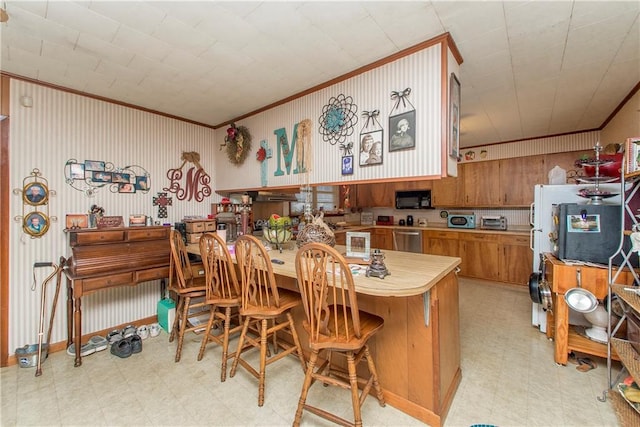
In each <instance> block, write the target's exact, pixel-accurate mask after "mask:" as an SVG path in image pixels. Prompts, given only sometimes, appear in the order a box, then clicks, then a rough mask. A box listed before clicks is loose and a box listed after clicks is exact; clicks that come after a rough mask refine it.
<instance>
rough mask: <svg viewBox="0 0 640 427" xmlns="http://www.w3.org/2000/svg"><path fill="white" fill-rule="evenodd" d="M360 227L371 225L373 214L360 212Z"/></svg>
mask: <svg viewBox="0 0 640 427" xmlns="http://www.w3.org/2000/svg"><path fill="white" fill-rule="evenodd" d="M360 225H373V212H362V213H361V214H360Z"/></svg>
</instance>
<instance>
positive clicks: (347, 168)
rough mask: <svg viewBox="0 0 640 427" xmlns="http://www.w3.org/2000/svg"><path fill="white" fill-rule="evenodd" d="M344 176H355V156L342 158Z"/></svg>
mask: <svg viewBox="0 0 640 427" xmlns="http://www.w3.org/2000/svg"><path fill="white" fill-rule="evenodd" d="M342 175H353V156H342Z"/></svg>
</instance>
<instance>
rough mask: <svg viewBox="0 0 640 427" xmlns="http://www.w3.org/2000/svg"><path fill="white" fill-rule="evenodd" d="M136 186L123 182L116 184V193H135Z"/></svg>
mask: <svg viewBox="0 0 640 427" xmlns="http://www.w3.org/2000/svg"><path fill="white" fill-rule="evenodd" d="M135 192H136V185H135V184H132V183H130V182H123V183H120V184H118V193H135Z"/></svg>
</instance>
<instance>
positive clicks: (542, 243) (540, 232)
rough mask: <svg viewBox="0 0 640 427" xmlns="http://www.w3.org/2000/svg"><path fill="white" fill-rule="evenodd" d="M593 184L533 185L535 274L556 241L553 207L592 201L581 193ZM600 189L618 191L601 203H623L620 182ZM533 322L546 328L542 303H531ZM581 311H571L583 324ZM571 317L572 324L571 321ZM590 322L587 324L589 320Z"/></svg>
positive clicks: (604, 185) (532, 243)
mask: <svg viewBox="0 0 640 427" xmlns="http://www.w3.org/2000/svg"><path fill="white" fill-rule="evenodd" d="M593 188H594V184H578V185H576V184H565V185H546V184H538V185H536V186H535V187H534V197H533V203H532V204H531V208H530V211H529V222H530V224H531V226H532V227H533V228H532V229H531V236H530V239H529V244H530V246H531V250H533V263H532V268H533V270H532V273H533V272H538V271H540V270H541V267H542V266H541V265H540V254H541V253H544V252H553V242H552V240H551V239H550V237H549V236H550V235H551V234H552V233H553V231H554V227H553V214H552V210H553V206H554V205H557V204H560V203H578V204H589V203H591V201H590V200H589V199H586V198H584V197H581V196H580V195H579V194H578V192H579V191H580V190H583V189H586V190H593ZM599 189H600V191H602V192H605V191H606V192H610V193H611V194H617V195H616V196H614V197H610V198H606V199H604V200H602V204H608V205H620V204H621V203H622V198H621V197H620V189H621V188H620V183H613V184H600V186H599ZM532 304H533V306H532V310H531V323H532V324H533V326H536V327H539V328H540V332H546V331H547V315H546V313H545V311H544V310H543V309H542V308H541V306H540V304H536V303H532ZM578 314H579V313H575V314H574V313H570V316H571V317H572V318H574V321H575V323H582V322H583V321H582V320H581V319H580V317H582V316H581V315H580V316H578ZM572 322H573V321H572V319H571V318H570V320H569V323H572ZM586 324H588V323H586Z"/></svg>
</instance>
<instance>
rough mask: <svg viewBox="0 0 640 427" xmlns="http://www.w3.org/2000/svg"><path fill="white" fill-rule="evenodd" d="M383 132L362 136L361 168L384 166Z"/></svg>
mask: <svg viewBox="0 0 640 427" xmlns="http://www.w3.org/2000/svg"><path fill="white" fill-rule="evenodd" d="M383 135H384V133H383V131H382V130H374V131H372V132H365V133H361V134H360V150H358V151H360V158H359V161H358V163H359V164H360V166H370V165H381V164H382V137H383Z"/></svg>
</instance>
